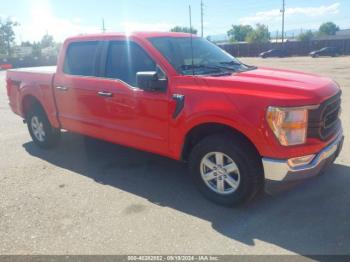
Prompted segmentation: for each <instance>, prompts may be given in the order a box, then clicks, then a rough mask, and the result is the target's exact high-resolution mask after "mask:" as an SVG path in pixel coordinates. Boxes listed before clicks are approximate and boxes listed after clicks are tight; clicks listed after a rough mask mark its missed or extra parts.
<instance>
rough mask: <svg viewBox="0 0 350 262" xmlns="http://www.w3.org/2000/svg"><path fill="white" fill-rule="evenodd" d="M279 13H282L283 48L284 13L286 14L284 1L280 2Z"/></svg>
mask: <svg viewBox="0 0 350 262" xmlns="http://www.w3.org/2000/svg"><path fill="white" fill-rule="evenodd" d="M281 12H282V46H283V43H284V13H285V12H286V3H285V0H282V9H281Z"/></svg>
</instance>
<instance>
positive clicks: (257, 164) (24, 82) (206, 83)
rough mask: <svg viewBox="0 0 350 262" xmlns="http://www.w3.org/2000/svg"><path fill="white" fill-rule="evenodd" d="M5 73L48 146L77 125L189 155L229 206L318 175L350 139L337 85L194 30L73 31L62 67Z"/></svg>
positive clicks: (21, 109)
mask: <svg viewBox="0 0 350 262" xmlns="http://www.w3.org/2000/svg"><path fill="white" fill-rule="evenodd" d="M6 81H7V92H8V97H9V101H10V106H11V108H12V110H13V111H14V112H15V113H16V114H18V115H20V116H21V117H22V118H23V119H24V122H26V123H27V125H28V129H29V133H30V135H31V137H32V139H33V141H34V143H35V144H37V145H38V146H39V147H42V148H50V147H52V146H54V145H56V144H57V142H58V140H59V137H60V131H61V130H67V131H71V132H76V133H80V134H83V135H86V136H90V137H94V138H99V139H102V140H106V141H110V142H112V143H117V144H121V145H125V146H129V147H133V148H137V149H140V150H144V151H148V152H152V153H156V154H160V155H163V156H166V157H169V158H172V159H176V160H181V161H186V162H188V166H189V170H190V172H189V174H190V176H191V177H192V178H193V180H194V182H195V184H196V185H197V186H198V188H199V190H200V191H201V192H202V193H203V194H204V196H206V197H207V198H209V199H210V200H212V201H214V202H216V203H218V204H221V205H229V206H232V205H236V204H239V203H242V202H244V201H247V200H249V199H252V198H253V197H254V196H255V195H256V194H257V193H258V192H259V191H260V190H261V189H262V188H263V187H264V182H265V181H266V180H274V181H283V182H284V181H293V180H300V179H304V178H308V177H311V176H315V175H317V174H319V173H320V172H321V171H322V170H323V169H324V168H325V167H326V166H328V165H329V164H330V163H332V162H333V161H334V159H335V158H336V157H337V156H338V154H339V152H340V150H341V147H342V143H343V140H344V138H343V131H342V126H341V121H340V118H339V115H340V112H341V90H340V88H339V86H338V85H337V83H335V82H334V81H332V80H331V79H328V78H325V77H320V76H316V75H313V74H306V73H301V72H295V71H291V70H277V69H270V68H258V67H254V66H248V65H245V64H243V63H241V62H240V61H239V60H237V59H236V58H234V57H232V56H231V55H229V54H228V53H226V52H225V51H223V50H222V49H220V48H219V47H217V46H216V45H214V44H212V43H210V42H208V41H207V40H205V39H203V38H200V37H197V36H192V35H189V34H184V33H133V34H97V35H84V36H77V37H72V38H69V39H67V40H66V41H65V43H64V45H63V47H62V50H61V52H60V55H59V59H58V65H57V68H55V67H50V68H44V67H43V68H31V69H17V70H9V71H8V72H7V78H6Z"/></svg>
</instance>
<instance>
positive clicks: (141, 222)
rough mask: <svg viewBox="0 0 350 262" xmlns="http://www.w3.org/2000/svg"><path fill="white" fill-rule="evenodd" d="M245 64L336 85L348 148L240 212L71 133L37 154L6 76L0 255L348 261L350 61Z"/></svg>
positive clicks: (154, 162) (175, 175)
mask: <svg viewBox="0 0 350 262" xmlns="http://www.w3.org/2000/svg"><path fill="white" fill-rule="evenodd" d="M242 60H243V61H244V62H246V63H248V64H254V65H264V66H270V67H279V68H288V69H298V70H303V71H309V72H315V73H319V74H322V75H326V76H330V77H333V78H334V79H335V80H336V81H338V83H339V84H340V85H341V86H342V89H343V114H342V119H343V122H344V131H345V135H346V140H345V144H344V149H343V152H342V154H341V155H340V157H339V159H338V160H337V162H336V164H335V165H333V166H332V167H330V168H329V169H328V170H327V171H326V172H325V174H324V175H322V176H319V177H317V178H314V179H311V180H309V181H306V182H305V183H302V184H299V185H297V186H293V187H292V188H286V189H284V190H282V191H281V190H280V191H279V192H278V193H276V192H274V193H273V194H264V195H263V196H261V198H259V199H258V200H257V201H255V202H253V203H251V204H249V205H247V206H244V207H241V208H239V209H228V208H223V207H219V206H216V205H214V204H212V203H210V202H208V201H206V200H205V199H203V198H202V196H201V195H200V194H199V193H198V192H197V191H196V189H195V188H194V186H193V185H192V184H191V182H190V180H189V179H188V177H187V174H186V166H184V165H183V164H181V163H177V162H175V161H172V160H169V159H166V158H162V157H160V156H156V155H152V154H149V153H144V152H139V151H135V150H132V149H128V148H124V147H120V146H117V145H111V144H108V143H105V142H100V141H96V140H92V139H85V138H83V137H81V136H79V135H73V134H69V133H64V134H63V139H62V142H61V144H60V146H59V147H58V148H56V149H54V150H51V151H43V150H41V149H38V148H37V147H35V146H34V145H33V143H32V142H31V139H30V137H29V134H28V132H27V129H26V126H25V125H23V124H22V122H21V119H20V118H19V117H17V116H16V115H14V114H13V113H12V112H11V111H10V109H9V107H8V104H7V96H6V89H5V81H4V76H5V74H4V72H0V119H1V121H0V141H1V147H0V156H1V158H0V254H308V255H311V254H350V219H349V217H350V208H349V207H350V190H349V185H350V154H349V153H350V151H349V146H350V143H349V142H350V140H349V137H350V124H349V123H350V121H349V117H350V58H349V57H340V58H320V59H311V58H308V57H298V58H286V59H266V60H262V59H256V58H246V59H245V58H243V59H242Z"/></svg>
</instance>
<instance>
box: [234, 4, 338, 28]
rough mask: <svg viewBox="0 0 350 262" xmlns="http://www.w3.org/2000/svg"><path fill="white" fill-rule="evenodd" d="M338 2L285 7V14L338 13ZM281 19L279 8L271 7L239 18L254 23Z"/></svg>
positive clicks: (315, 15) (319, 14) (241, 21)
mask: <svg viewBox="0 0 350 262" xmlns="http://www.w3.org/2000/svg"><path fill="white" fill-rule="evenodd" d="M339 8H340V3H334V4H331V5H321V6H318V7H290V8H286V16H287V17H292V16H296V15H303V16H307V17H318V16H324V15H332V14H338V13H339V11H340V10H339ZM280 19H281V10H279V9H271V10H268V11H262V12H257V13H256V14H254V15H252V16H246V17H242V18H241V19H239V22H240V23H241V24H249V25H254V24H257V23H267V22H276V21H279V20H280Z"/></svg>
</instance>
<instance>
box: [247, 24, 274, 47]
mask: <svg viewBox="0 0 350 262" xmlns="http://www.w3.org/2000/svg"><path fill="white" fill-rule="evenodd" d="M246 41H247V42H248V43H267V42H269V41H270V32H269V29H268V27H267V26H266V25H263V24H257V25H256V28H255V29H254V30H253V31H252V32H250V33H249V34H248V35H247V37H246Z"/></svg>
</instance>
